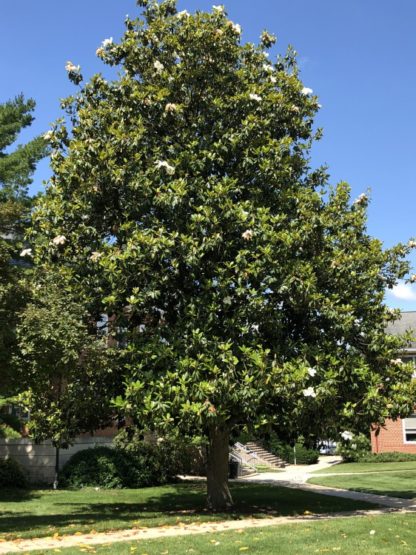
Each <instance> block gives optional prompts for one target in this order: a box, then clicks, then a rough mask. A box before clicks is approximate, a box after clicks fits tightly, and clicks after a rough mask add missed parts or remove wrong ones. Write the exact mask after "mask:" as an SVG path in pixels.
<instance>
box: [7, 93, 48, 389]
mask: <svg viewBox="0 0 416 555" xmlns="http://www.w3.org/2000/svg"><path fill="white" fill-rule="evenodd" d="M34 108H35V102H34V101H33V100H25V99H24V98H23V96H18V97H17V98H16V99H14V100H11V101H9V102H6V103H4V104H0V393H8V392H10V390H13V389H15V388H16V387H18V384H17V383H16V381H15V380H14V375H13V371H12V369H11V365H10V361H11V356H12V354H13V353H14V352H15V348H16V338H15V327H16V322H17V316H18V313H19V310H20V309H21V308H22V307H23V306H24V304H25V302H26V298H27V289H26V287H25V286H24V284H23V283H22V280H21V277H22V268H23V265H22V261H23V260H25V259H26V261H28V260H29V257H30V250H27V249H26V250H24V243H23V233H24V230H25V228H26V226H27V223H28V221H29V216H30V207H31V200H30V198H29V196H28V186H29V185H30V183H31V180H32V174H33V172H34V170H35V167H36V163H37V162H38V161H39V160H40V159H41V158H43V157H44V156H45V154H46V147H47V144H46V142H45V140H44V139H43V138H42V137H38V138H35V139H33V140H32V141H30V142H29V143H27V144H26V145H20V146H18V147H17V148H16V149H15V150H14V151H13V152H9V151H8V149H9V147H11V146H12V145H13V144H14V143H15V141H16V140H17V138H18V135H19V133H20V131H21V130H22V129H24V128H25V127H28V126H29V125H30V124H31V123H32V121H33V115H32V112H33V110H34ZM22 250H23V253H22V254H23V255H24V256H25V257H26V258H24V257H21V256H20V253H21V252H22Z"/></svg>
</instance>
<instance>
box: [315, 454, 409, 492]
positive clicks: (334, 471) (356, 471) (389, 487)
mask: <svg viewBox="0 0 416 555" xmlns="http://www.w3.org/2000/svg"><path fill="white" fill-rule="evenodd" d="M323 473H324V472H323V471H318V472H315V473H314V477H313V478H310V479H309V480H308V482H309V483H311V484H319V485H321V486H329V487H334V488H344V489H349V490H355V491H363V492H367V493H376V494H379V495H389V496H392V497H404V498H407V499H411V498H413V497H416V462H414V461H410V462H395V463H343V464H339V465H336V466H334V467H332V468H330V469H325V473H326V474H328V476H319V474H323ZM315 476H316V477H315Z"/></svg>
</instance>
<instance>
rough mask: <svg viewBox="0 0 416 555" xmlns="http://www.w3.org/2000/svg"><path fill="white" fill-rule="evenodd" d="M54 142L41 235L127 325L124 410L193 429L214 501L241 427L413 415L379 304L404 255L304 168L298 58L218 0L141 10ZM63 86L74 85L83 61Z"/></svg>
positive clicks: (39, 213) (356, 206)
mask: <svg viewBox="0 0 416 555" xmlns="http://www.w3.org/2000/svg"><path fill="white" fill-rule="evenodd" d="M138 3H139V4H140V5H141V6H143V7H144V18H143V19H141V18H139V19H137V20H130V19H127V20H126V32H125V35H124V37H123V39H122V40H121V42H120V43H119V44H115V43H114V42H113V41H112V39H107V40H105V41H104V42H103V44H102V46H101V47H100V48H99V49H98V50H97V55H98V56H99V57H100V58H101V59H102V60H103V61H104V62H105V63H107V64H109V65H111V66H118V67H120V68H121V73H120V77H119V78H117V79H116V80H114V81H111V82H108V81H106V80H105V79H104V78H103V77H102V76H101V75H96V76H94V77H93V78H92V79H91V80H90V82H89V83H86V84H84V85H82V86H81V89H80V92H79V93H77V94H76V95H75V96H74V97H71V98H69V99H68V100H67V101H66V102H65V103H64V106H65V108H66V109H67V111H68V115H69V118H70V120H71V122H70V125H69V124H68V123H65V122H61V123H58V124H57V125H56V126H55V127H54V129H53V130H52V131H51V133H50V142H51V146H52V147H53V149H54V151H53V154H52V165H53V170H54V176H53V177H52V179H51V183H50V187H49V189H48V192H47V194H46V196H45V197H44V198H43V199H41V202H40V203H39V205H38V207H37V209H36V212H35V215H34V229H33V232H32V237H33V242H34V245H35V249H36V256H37V257H38V261H39V264H40V266H39V267H40V268H44V269H45V270H46V271H47V270H48V268H49V267H50V266H51V264H53V265H54V267H55V268H59V271H60V273H61V275H62V276H64V277H65V280H66V283H67V286H66V287H68V289H71V290H72V291H79V294H80V295H82V296H83V298H85V299H86V300H87V302H88V304H89V311H90V313H91V314H92V315H93V314H96V315H97V314H100V313H107V314H109V315H110V316H111V317H112V321H113V322H114V330H115V331H117V330H118V332H119V333H121V334H122V335H123V336H124V337H123V342H122V343H120V351H121V355H122V357H121V363H120V366H119V372H120V374H121V376H122V378H123V380H124V384H125V389H124V392H123V394H122V395H120V396H119V397H118V398H117V399H116V403H117V404H118V406H119V408H120V410H124V411H125V413H126V415H129V416H131V417H132V418H133V419H134V420H135V421H136V422H137V423H139V424H140V425H142V426H146V427H148V428H151V429H155V430H157V431H158V432H159V433H166V434H168V433H169V434H174V433H178V434H181V435H193V434H200V435H202V436H204V437H205V438H206V441H207V446H208V471H207V472H208V482H207V483H208V503H209V506H210V507H212V508H215V509H223V508H224V507H227V506H229V505H230V504H231V503H232V499H231V496H230V492H229V489H228V484H227V472H228V446H229V441H230V434H232V433H234V432H236V431H238V430H239V429H241V428H242V427H244V426H249V427H250V428H251V429H254V430H257V432H258V433H260V431H261V430H267V429H270V427H273V428H275V429H277V430H278V431H279V432H280V433H285V434H288V435H290V436H291V437H296V435H297V434H300V433H302V434H303V435H305V436H307V437H309V436H319V435H320V434H322V433H324V435H325V436H327V435H329V432H331V434H333V435H335V434H339V433H340V432H344V431H346V430H347V431H350V430H352V431H355V430H362V429H365V428H366V427H369V426H370V424H371V423H372V422H375V423H382V422H383V421H384V420H385V419H386V418H388V417H395V416H397V415H398V414H405V413H406V411H408V410H410V408H411V407H412V399H411V385H410V375H411V370H410V369H409V368H408V367H407V366H405V365H402V364H401V362H400V361H399V360H398V359H397V356H396V352H397V349H398V348H399V345H400V344H399V342H398V340H397V339H395V338H393V337H391V336H388V335H386V332H385V326H386V322H388V321H389V320H391V319H393V318H394V317H395V314H394V313H393V312H391V311H389V310H388V309H387V308H386V306H385V305H384V304H383V298H384V291H385V288H386V287H392V286H393V285H394V284H395V283H396V281H397V279H398V278H402V277H403V276H404V275H405V274H406V271H407V269H408V267H407V264H406V263H405V262H404V257H405V255H406V254H407V253H408V252H409V250H410V246H408V245H398V246H397V247H394V248H392V249H389V250H383V248H382V245H381V242H380V241H378V240H376V239H373V238H372V237H370V236H369V235H368V233H367V231H366V208H367V204H368V199H367V196H366V195H361V196H360V197H359V198H358V199H356V200H355V201H354V202H351V200H350V190H349V187H348V185H346V184H345V183H341V184H339V185H338V186H337V187H335V188H333V187H330V186H329V185H328V184H327V175H326V172H325V170H324V169H318V170H315V171H312V170H311V169H310V161H309V151H310V147H311V145H312V142H313V140H314V139H317V138H319V132H317V133H314V131H313V118H314V115H315V113H316V112H317V110H318V107H319V106H318V99H317V97H316V96H314V95H313V93H312V91H311V90H310V89H309V88H308V87H305V86H304V85H303V83H302V82H301V80H300V77H299V72H298V68H297V65H296V58H295V53H294V52H293V51H292V50H291V49H289V51H288V52H287V53H286V54H285V55H282V56H279V57H277V59H276V60H275V61H272V60H270V59H269V55H268V49H269V48H270V47H271V46H272V45H273V44H274V42H275V39H274V37H273V36H272V35H271V34H269V33H268V32H264V33H263V34H262V36H261V39H260V44H259V45H257V46H255V45H253V44H250V43H247V44H242V43H241V40H240V34H241V29H240V26H239V25H238V24H236V23H234V22H232V21H230V20H229V19H228V17H227V15H226V13H225V11H224V9H223V8H222V7H221V6H215V7H214V8H213V11H212V12H211V13H204V12H197V13H195V14H193V15H190V14H189V13H188V12H186V11H182V12H179V13H178V12H177V10H176V4H175V2H174V1H173V0H166V1H164V2H160V3H159V2H156V1H153V0H148V1H147V0H141V1H139V2H138ZM67 70H68V74H69V77H70V79H72V80H73V81H74V83H76V84H80V83H82V74H81V71H80V68H79V66H75V65H74V64H68V66H67Z"/></svg>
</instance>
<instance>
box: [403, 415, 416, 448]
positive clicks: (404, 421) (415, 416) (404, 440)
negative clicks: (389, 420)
mask: <svg viewBox="0 0 416 555" xmlns="http://www.w3.org/2000/svg"><path fill="white" fill-rule="evenodd" d="M410 418H414V419H415V420H416V414H412V415H411V416H410ZM406 420H407V418H403V419H402V430H403V443H404V445H415V444H416V439H414V440H412V441H408V440H407V439H406ZM411 429H413V428H411ZM414 430H415V433H416V426H415V428H414Z"/></svg>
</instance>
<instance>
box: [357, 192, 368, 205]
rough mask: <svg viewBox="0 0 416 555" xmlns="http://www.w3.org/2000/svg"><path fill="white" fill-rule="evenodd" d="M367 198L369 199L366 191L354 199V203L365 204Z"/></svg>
mask: <svg viewBox="0 0 416 555" xmlns="http://www.w3.org/2000/svg"><path fill="white" fill-rule="evenodd" d="M367 200H368V196H367V195H366V194H365V193H361V195H359V196H358V197H357V198H356V199H355V200H354V204H364V203H365V202H367Z"/></svg>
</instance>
